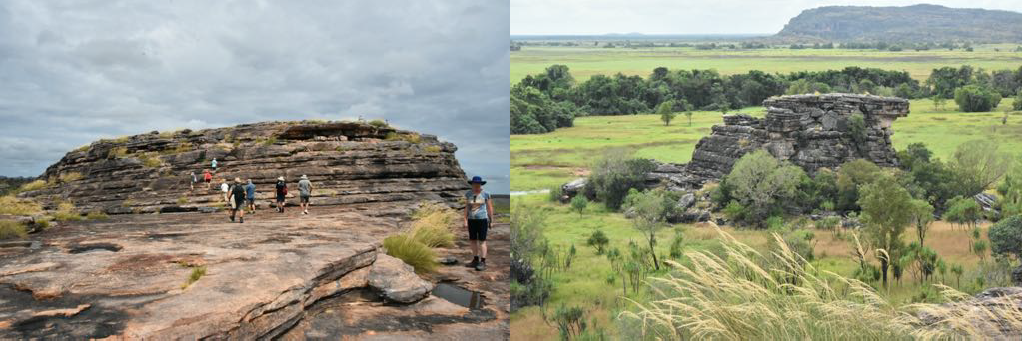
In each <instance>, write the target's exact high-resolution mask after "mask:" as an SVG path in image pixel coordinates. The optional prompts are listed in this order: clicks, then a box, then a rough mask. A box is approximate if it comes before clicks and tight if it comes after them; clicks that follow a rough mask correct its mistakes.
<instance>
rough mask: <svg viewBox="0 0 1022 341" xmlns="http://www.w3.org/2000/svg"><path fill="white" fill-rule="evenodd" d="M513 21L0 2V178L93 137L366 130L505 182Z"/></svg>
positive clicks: (394, 6)
mask: <svg viewBox="0 0 1022 341" xmlns="http://www.w3.org/2000/svg"><path fill="white" fill-rule="evenodd" d="M509 18H510V14H509V9H508V6H507V3H499V2H478V1H472V0H453V1H452V0H443V1H439V0H438V1H416V0H391V1H373V2H336V1H328V0H322V1H302V2H284V1H279V2H273V1H258V2H255V1H223V2H209V1H199V0H193V1H174V2H137V1H87V2H81V1H49V2H37V1H27V0H22V1H6V2H3V3H0V120H2V121H3V122H4V127H5V130H6V131H5V134H4V135H6V136H5V138H4V139H3V140H2V142H3V143H4V146H3V147H2V148H0V159H2V160H5V161H8V162H4V163H2V164H0V174H3V175H37V174H39V173H41V172H42V170H43V169H45V167H46V166H48V165H49V164H51V163H53V162H55V161H57V160H59V159H60V157H62V156H63V154H64V152H66V151H68V150H71V149H73V148H75V147H77V146H79V145H82V144H85V143H87V142H90V141H92V140H95V139H97V138H100V137H107V136H118V135H127V134H138V133H144V132H148V131H151V130H168V129H176V128H183V127H187V128H193V129H196V128H207V127H218V126H228V125H235V124H241V123H249V122H255V121H264V120H283V119H301V118H336V119H340V118H343V117H355V116H357V115H359V114H363V115H367V116H379V117H380V118H387V119H388V120H389V121H390V122H392V123H394V124H396V125H399V126H401V127H404V128H408V129H413V130H417V131H421V132H423V133H430V134H436V135H439V136H440V137H441V138H442V139H445V140H448V141H451V142H454V143H456V144H458V146H459V147H460V148H461V150H460V151H459V152H458V157H459V159H460V160H461V162H462V165H463V166H464V167H465V168H466V170H468V171H470V172H473V173H482V174H493V175H505V174H508V168H509V164H508V162H509V155H508V151H507V149H508V147H509V136H508V135H507V133H508V128H507V127H508V121H507V120H508V116H507V110H508V109H507V108H508V97H509V96H508V84H509V81H508V73H507V70H508V69H509V60H510V59H509V52H508V49H507V38H506V37H507V36H508V35H509V29H508V28H509V23H508V21H509ZM370 118H375V117H370ZM477 144H478V145H477ZM495 151H496V152H495Z"/></svg>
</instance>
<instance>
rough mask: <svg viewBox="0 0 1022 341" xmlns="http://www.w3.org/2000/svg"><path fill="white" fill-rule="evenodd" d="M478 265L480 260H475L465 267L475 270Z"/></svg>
mask: <svg viewBox="0 0 1022 341" xmlns="http://www.w3.org/2000/svg"><path fill="white" fill-rule="evenodd" d="M476 265H479V258H473V259H472V261H471V262H469V263H468V264H465V267H466V268H474V267H476Z"/></svg>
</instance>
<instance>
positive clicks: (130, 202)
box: [20, 121, 468, 214]
mask: <svg viewBox="0 0 1022 341" xmlns="http://www.w3.org/2000/svg"><path fill="white" fill-rule="evenodd" d="M456 150H457V147H455V146H454V144H452V143H449V142H443V141H439V140H438V139H437V138H436V136H432V135H425V134H418V133H415V132H411V131H404V130H397V129H395V128H391V127H389V126H386V125H383V124H376V125H373V124H367V123H362V122H322V121H293V122H263V123H254V124H242V125H238V126H235V127H226V128H216V129H206V130H198V131H192V130H188V129H185V130H181V131H176V132H163V133H161V132H156V131H154V132H151V133H148V134H141V135H135V136H129V137H123V138H119V139H113V140H100V141H97V142H93V143H92V144H90V145H88V146H85V147H82V148H79V149H78V150H74V151H72V152H69V153H67V155H65V156H64V157H63V158H62V159H61V160H60V161H59V162H57V163H55V164H53V165H52V166H50V167H49V168H47V169H46V171H45V172H44V173H43V174H42V175H41V176H40V179H41V180H44V181H46V186H45V187H43V188H41V189H38V190H33V191H27V192H24V193H21V194H20V196H21V197H26V198H32V199H35V200H37V201H39V202H41V203H43V204H44V205H56V204H57V203H59V202H63V201H71V202H72V203H73V204H74V205H75V206H76V207H78V208H79V209H81V210H82V211H102V212H105V213H110V214H120V213H152V212H178V211H199V210H207V209H210V208H213V207H218V206H222V205H223V197H222V196H221V194H220V192H219V188H218V187H219V184H220V183H221V181H222V180H225V179H226V180H228V181H230V180H233V179H235V178H241V179H243V180H244V181H247V180H248V179H251V180H252V181H253V183H254V184H255V185H256V187H257V194H256V202H257V204H258V205H260V206H263V205H270V204H271V202H272V201H273V197H274V192H273V185H274V183H275V182H276V179H277V178H278V177H280V176H284V177H285V179H286V181H287V183H288V184H289V187H290V188H291V193H293V194H295V195H297V192H298V189H297V186H296V184H297V181H298V178H299V177H300V176H302V175H307V176H308V177H309V179H310V180H311V181H312V183H313V186H314V191H313V193H312V194H313V197H312V202H313V204H316V205H335V204H347V203H365V202H398V201H422V200H430V201H445V202H448V203H450V204H454V203H455V202H456V201H457V200H458V199H459V198H460V196H461V193H462V192H463V191H464V190H466V189H467V188H468V185H467V184H466V181H465V173H464V171H463V170H462V169H461V166H460V165H459V164H458V161H457V159H455V157H454V152H455V151H456ZM213 159H216V160H217V162H218V165H217V166H218V167H217V171H216V172H215V177H214V180H213V183H212V186H210V189H207V187H206V184H205V183H203V179H202V177H203V171H204V170H206V169H211V162H212V160H213ZM192 172H194V173H195V175H196V177H198V179H199V183H196V184H195V188H194V190H193V189H192V188H191V185H190V182H191V181H192V175H191V173H192ZM287 201H288V204H297V197H294V198H291V197H289V198H288V199H287ZM264 207H265V206H264Z"/></svg>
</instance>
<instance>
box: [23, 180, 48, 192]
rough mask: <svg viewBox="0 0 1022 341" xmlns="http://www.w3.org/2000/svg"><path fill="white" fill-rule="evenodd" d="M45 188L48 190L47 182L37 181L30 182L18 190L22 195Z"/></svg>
mask: <svg viewBox="0 0 1022 341" xmlns="http://www.w3.org/2000/svg"><path fill="white" fill-rule="evenodd" d="M43 188H46V181H43V180H35V181H32V182H29V183H27V184H24V185H21V188H18V191H17V192H18V193H21V192H28V191H36V190H40V189H43Z"/></svg>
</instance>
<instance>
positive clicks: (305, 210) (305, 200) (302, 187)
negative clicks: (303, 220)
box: [298, 174, 312, 214]
mask: <svg viewBox="0 0 1022 341" xmlns="http://www.w3.org/2000/svg"><path fill="white" fill-rule="evenodd" d="M298 194H299V195H298V196H299V197H301V205H302V214H309V198H311V197H312V182H311V181H309V177H308V176H305V174H302V179H301V180H298Z"/></svg>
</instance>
